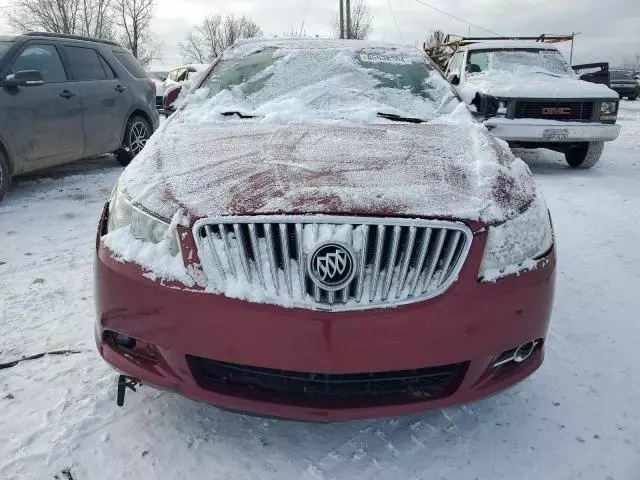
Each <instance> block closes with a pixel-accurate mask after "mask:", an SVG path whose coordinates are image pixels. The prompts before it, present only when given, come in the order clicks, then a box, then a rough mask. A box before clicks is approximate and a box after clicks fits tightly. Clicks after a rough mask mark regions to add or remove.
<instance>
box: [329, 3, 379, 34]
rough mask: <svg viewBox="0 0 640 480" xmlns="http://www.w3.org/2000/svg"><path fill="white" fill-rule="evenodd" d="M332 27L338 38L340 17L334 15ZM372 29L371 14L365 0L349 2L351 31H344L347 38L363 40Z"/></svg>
mask: <svg viewBox="0 0 640 480" xmlns="http://www.w3.org/2000/svg"><path fill="white" fill-rule="evenodd" d="M333 29H334V32H335V34H336V36H337V37H338V38H340V18H339V17H336V19H335V20H334V22H333ZM371 30H373V14H372V13H371V8H370V7H369V4H368V3H367V1H366V0H352V2H351V32H346V31H345V35H347V36H348V37H349V38H353V39H355V40H365V39H366V38H367V37H368V36H369V34H370V33H371Z"/></svg>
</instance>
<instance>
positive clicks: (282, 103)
mask: <svg viewBox="0 0 640 480" xmlns="http://www.w3.org/2000/svg"><path fill="white" fill-rule="evenodd" d="M203 86H204V87H207V88H209V97H210V99H211V101H210V102H208V103H209V104H210V105H211V106H212V107H213V108H215V109H216V110H217V111H223V110H227V111H230V110H234V111H241V112H243V113H253V114H255V115H268V114H271V113H275V114H285V115H286V114H297V115H298V116H299V115H305V114H306V115H312V116H316V117H317V116H320V117H328V118H333V119H344V118H349V119H354V120H356V121H357V120H367V119H373V118H375V117H376V116H377V114H378V113H385V114H395V115H398V116H403V117H415V118H419V119H429V118H433V117H436V116H439V115H442V114H446V113H450V112H451V111H452V110H453V109H454V108H455V106H456V105H457V104H458V101H457V97H456V96H455V94H454V92H453V89H452V88H451V86H450V85H449V84H448V82H446V80H444V78H443V77H442V75H441V74H440V73H439V71H438V70H437V69H436V68H435V67H434V66H433V65H432V64H431V63H430V62H429V60H428V59H427V58H426V57H425V56H424V55H423V54H421V52H419V51H418V50H414V49H403V50H398V49H395V48H392V47H389V48H379V47H377V48H361V49H355V48H339V47H336V48H315V49H313V48H310V49H302V48H267V49H263V50H261V51H258V52H255V51H254V52H249V53H247V54H239V53H238V52H235V51H231V52H230V53H229V54H227V55H226V56H225V57H223V59H222V60H221V61H220V62H219V63H218V64H217V65H216V67H215V68H214V70H213V72H212V73H211V74H210V75H209V77H208V78H207V79H206V80H205V82H204V84H203Z"/></svg>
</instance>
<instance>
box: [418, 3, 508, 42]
mask: <svg viewBox="0 0 640 480" xmlns="http://www.w3.org/2000/svg"><path fill="white" fill-rule="evenodd" d="M416 2H418V3H419V4H421V5H424V6H425V7H429V8H431V9H433V10H435V11H436V12H440V13H442V14H443V15H446V16H447V17H451V18H453V19H454V20H458V21H459V22H462V23H466V24H467V25H471V26H473V27H475V28H479V29H480V30H484V31H485V32H489V33H492V34H494V35H498V36H499V37H502V36H504V35H501V34H499V33H497V32H494V31H493V30H489V29H488V28H484V27H481V26H480V25H476V24H475V23H471V22H469V21H468V20H465V19H464V18H460V17H456V16H455V15H453V14H451V13H448V12H445V11H444V10H440V9H439V8H437V7H434V6H433V5H429V4H428V3H426V2H423V1H422V0H416Z"/></svg>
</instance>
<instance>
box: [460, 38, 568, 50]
mask: <svg viewBox="0 0 640 480" xmlns="http://www.w3.org/2000/svg"><path fill="white" fill-rule="evenodd" d="M462 48H467V49H468V50H487V49H492V48H495V49H507V48H522V49H539V50H558V49H557V48H556V47H555V46H554V45H552V44H550V43H543V42H530V41H523V40H487V41H484V42H477V43H472V44H470V45H466V46H464V47H462Z"/></svg>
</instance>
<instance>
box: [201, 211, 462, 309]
mask: <svg viewBox="0 0 640 480" xmlns="http://www.w3.org/2000/svg"><path fill="white" fill-rule="evenodd" d="M194 234H195V238H196V243H197V245H198V253H199V256H200V261H201V263H202V267H203V270H204V272H205V274H206V275H207V277H208V279H209V284H210V287H212V288H213V289H214V290H216V291H220V292H223V293H226V294H228V295H229V296H232V297H240V298H246V299H247V300H249V301H257V302H265V303H274V304H279V305H284V306H297V307H303V308H314V309H320V310H355V309H364V308H375V307H381V306H387V305H399V304H405V303H412V302H416V301H420V300H425V299H427V298H432V297H435V296H437V295H440V294H441V293H443V292H444V291H445V290H446V289H447V288H448V287H449V286H450V285H451V284H452V283H453V282H454V281H455V280H456V278H457V276H458V273H459V271H460V269H461V268H462V265H463V263H464V260H465V258H466V256H467V253H468V251H469V247H470V244H471V238H472V235H471V231H470V230H469V228H468V227H467V226H466V225H464V224H462V223H458V222H444V221H435V220H419V219H393V218H384V219H380V218H365V217H329V216H315V217H309V216H260V217H250V216H242V217H219V218H215V219H211V218H209V219H204V220H200V221H198V222H197V223H196V225H195V226H194ZM326 241H334V242H338V243H340V244H342V245H346V246H348V247H350V248H351V250H352V251H353V252H354V253H355V257H356V260H355V261H356V263H357V265H355V267H356V274H355V276H354V277H353V280H351V281H350V282H349V283H348V284H347V285H346V286H345V287H344V288H341V289H340V290H337V291H333V290H325V289H323V288H321V287H319V286H318V285H317V284H316V283H314V282H313V281H312V279H311V277H310V271H309V267H308V265H307V263H308V258H309V255H310V254H312V253H313V251H314V250H315V248H316V246H317V245H320V244H321V243H322V242H326Z"/></svg>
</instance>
